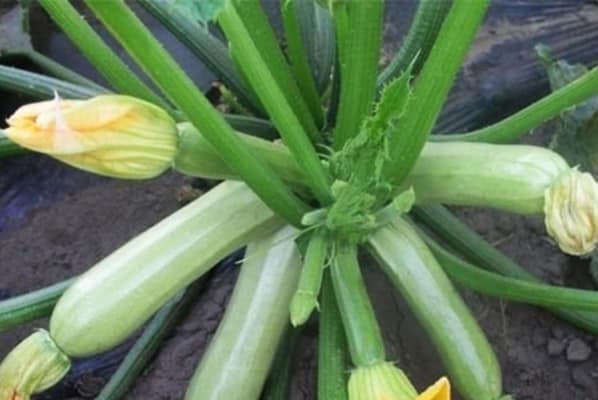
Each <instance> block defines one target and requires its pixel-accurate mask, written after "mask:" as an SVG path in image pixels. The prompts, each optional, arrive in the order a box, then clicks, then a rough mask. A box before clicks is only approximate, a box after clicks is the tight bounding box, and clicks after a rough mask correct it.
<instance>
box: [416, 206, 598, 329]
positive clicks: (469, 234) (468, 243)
mask: <svg viewBox="0 0 598 400" xmlns="http://www.w3.org/2000/svg"><path fill="white" fill-rule="evenodd" d="M413 211H414V214H415V217H416V218H417V220H418V221H419V222H421V223H423V224H424V225H425V226H426V227H428V228H430V229H431V230H432V231H433V232H434V233H435V234H436V235H438V236H439V237H440V238H442V240H443V241H444V242H446V243H447V244H448V245H449V246H450V247H451V248H453V249H455V250H456V251H457V252H459V254H461V255H463V256H464V257H465V258H466V259H468V260H469V261H471V262H472V263H474V264H475V265H478V266H480V267H483V268H486V269H489V270H491V271H494V272H498V273H500V274H502V275H505V276H508V277H511V278H516V279H520V280H524V281H530V282H541V281H540V280H539V279H538V278H536V277H535V276H533V275H532V274H530V273H529V272H527V271H526V270H525V269H524V268H522V267H521V266H520V265H518V264H517V263H515V262H514V261H513V260H511V259H510V258H508V257H507V256H505V255H504V254H502V253H501V252H500V251H498V250H496V249H495V248H494V247H493V246H492V245H490V244H489V243H488V242H486V241H485V240H484V239H483V238H482V237H480V236H479V235H478V234H477V233H475V232H474V231H473V230H471V229H470V228H469V227H467V225H465V224H464V223H462V222H461V221H460V220H459V219H458V218H456V217H455V216H454V215H452V214H451V213H450V212H449V211H448V210H447V209H446V208H444V207H442V206H440V205H435V206H425V207H421V206H417V207H414V209H413ZM549 311H550V312H552V313H553V314H556V315H558V316H560V317H561V318H563V319H565V320H567V321H569V322H571V323H572V324H574V325H576V326H578V327H579V328H582V329H585V330H587V331H589V332H592V333H595V334H596V333H598V313H596V312H588V311H575V310H569V309H564V308H550V309H549Z"/></svg>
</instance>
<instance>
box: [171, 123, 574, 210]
mask: <svg viewBox="0 0 598 400" xmlns="http://www.w3.org/2000/svg"><path fill="white" fill-rule="evenodd" d="M178 126H179V142H180V148H179V153H178V155H177V157H176V159H175V163H174V168H175V169H176V170H178V171H180V172H182V173H184V174H187V175H191V176H201V177H207V178H218V179H235V178H236V175H235V174H234V173H233V172H232V171H231V170H230V168H228V167H227V166H226V164H225V163H224V161H222V159H220V157H219V156H218V154H217V153H216V151H215V150H214V149H213V148H212V147H211V146H210V145H209V144H208V143H207V141H206V140H205V139H203V138H202V136H201V135H198V134H197V131H196V130H195V128H194V127H193V126H191V125H190V124H186V123H182V124H179V125H178ZM239 136H240V137H241V139H242V140H243V142H245V143H246V144H247V145H248V146H249V147H250V148H251V150H252V152H254V153H255V154H258V155H259V157H260V158H263V159H264V160H265V161H266V162H267V163H268V164H269V165H270V166H271V167H273V168H274V169H275V170H276V171H277V172H278V173H279V174H280V176H281V177H282V178H283V179H284V180H285V181H287V182H289V183H290V184H292V185H293V186H295V187H296V188H299V189H304V188H305V187H306V183H305V179H306V178H305V177H304V175H303V174H302V173H301V170H300V168H299V166H298V165H297V163H296V162H295V161H294V160H293V158H292V156H291V154H290V152H289V151H288V149H287V148H286V147H284V146H283V145H281V144H277V143H272V142H269V141H266V140H263V139H259V138H255V137H252V136H249V135H244V134H239ZM567 171H570V168H569V166H568V165H567V163H566V162H565V160H563V158H562V157H561V156H559V155H558V154H556V153H555V152H553V151H550V150H548V149H544V148H541V147H536V146H526V145H496V144H488V143H469V142H446V143H434V142H428V143H427V144H426V145H425V146H424V149H423V151H422V153H421V155H420V158H419V159H418V161H417V162H416V164H415V166H414V168H413V170H412V171H411V173H410V174H409V176H408V177H407V179H406V180H405V182H404V183H403V185H402V187H403V188H407V187H409V186H413V188H414V190H415V194H416V202H417V204H425V203H433V202H438V203H443V204H453V205H468V206H484V207H493V208H497V209H502V210H507V211H513V212H517V213H520V214H541V213H542V212H543V207H544V193H545V191H546V189H548V188H549V187H550V186H551V185H553V184H554V183H556V182H557V181H558V178H560V177H561V176H563V175H564V174H565V173H566V172H567Z"/></svg>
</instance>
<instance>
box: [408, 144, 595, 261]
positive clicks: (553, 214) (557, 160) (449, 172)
mask: <svg viewBox="0 0 598 400" xmlns="http://www.w3.org/2000/svg"><path fill="white" fill-rule="evenodd" d="M424 153H425V157H422V158H421V159H420V160H419V161H418V162H417V164H416V166H415V168H414V169H413V171H412V172H411V174H410V175H409V177H408V179H407V181H406V182H405V185H407V186H409V185H411V186H413V188H414V190H415V193H416V197H417V201H418V203H420V204H421V203H426V202H436V203H443V204H454V205H469V206H483V207H493V208H497V209H501V210H507V211H512V212H516V213H520V214H538V215H541V214H544V222H545V225H546V230H547V231H548V234H549V235H550V236H551V237H552V238H553V239H555V241H556V242H557V244H558V245H559V247H560V248H561V250H562V251H563V252H565V253H568V254H573V255H582V254H587V253H589V252H591V251H592V250H593V249H594V248H595V247H596V244H598V184H597V183H596V181H595V180H594V178H592V176H591V175H590V174H588V173H582V172H579V171H578V170H577V169H576V168H570V167H569V166H568V165H567V163H566V162H565V160H564V159H563V158H562V157H561V156H559V155H558V154H557V153H555V152H553V151H550V150H547V149H544V148H541V147H535V146H525V145H492V144H485V143H459V142H453V143H442V144H441V143H428V144H427V145H426V147H425V150H424Z"/></svg>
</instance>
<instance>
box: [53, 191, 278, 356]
mask: <svg viewBox="0 0 598 400" xmlns="http://www.w3.org/2000/svg"><path fill="white" fill-rule="evenodd" d="M280 224H281V220H280V219H279V218H278V217H276V216H274V214H273V213H272V211H270V209H269V208H268V207H267V206H266V205H265V204H264V203H262V202H261V201H260V200H259V199H258V198H257V196H255V195H254V194H253V192H251V190H250V189H249V188H248V187H247V186H246V185H245V184H242V183H237V182H224V183H221V184H220V185H218V186H217V187H216V188H214V189H212V190H211V191H210V192H208V193H206V194H205V195H203V196H202V197H200V198H199V199H197V200H195V201H194V202H193V203H191V204H189V205H187V206H186V207H184V208H182V209H181V210H179V211H177V212H176V213H174V214H172V215H171V216H169V217H168V218H166V219H164V220H162V221H161V222H160V223H158V224H156V225H155V226H153V227H152V228H150V229H149V230H147V231H145V232H144V233H142V234H141V235H139V236H138V237H136V238H135V239H133V240H131V241H130V242H129V243H127V244H126V245H125V246H123V247H121V248H120V249H118V250H117V251H115V252H114V253H112V254H111V255H109V256H108V257H106V258H105V259H103V260H102V261H100V262H99V263H98V264H97V265H95V266H94V267H93V268H91V269H90V270H89V271H87V272H86V273H85V274H83V275H82V276H81V277H80V278H79V279H77V281H76V282H75V283H74V284H73V285H72V286H71V287H70V288H69V289H68V290H67V291H66V292H65V294H64V295H63V296H62V297H61V299H60V300H59V301H58V304H57V305H56V307H55V309H54V312H53V314H52V318H51V320H50V333H51V335H52V337H53V339H54V340H55V341H56V344H57V345H58V347H60V348H61V349H62V351H63V352H65V353H66V354H67V355H69V356H71V357H85V356H90V355H93V354H97V353H100V352H102V351H105V350H108V349H110V348H112V347H114V346H115V345H117V344H118V343H120V342H121V341H123V340H124V339H125V338H127V337H128V336H129V335H131V334H132V333H133V332H135V330H137V329H138V328H139V327H140V326H141V325H142V324H143V323H144V322H145V321H146V320H148V319H149V318H150V317H151V315H152V314H153V313H154V312H156V311H157V310H158V309H159V308H160V306H161V305H163V304H164V303H166V301H168V299H170V298H171V297H172V296H174V295H175V293H177V292H178V291H179V290H181V289H182V288H183V287H184V286H186V285H188V284H189V283H190V282H191V281H193V280H194V279H196V278H198V277H199V276H201V275H202V274H203V273H205V272H206V271H207V270H208V269H209V268H211V267H212V266H213V265H214V264H216V262H217V261H218V260H219V259H221V258H222V257H224V256H225V255H227V254H228V253H230V252H232V251H233V250H235V249H237V248H239V247H241V246H243V245H244V244H246V243H247V242H248V241H249V240H250V239H251V238H252V237H255V235H258V234H261V233H264V232H267V231H270V230H272V229H274V228H275V227H277V226H280Z"/></svg>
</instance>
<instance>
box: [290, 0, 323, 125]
mask: <svg viewBox="0 0 598 400" xmlns="http://www.w3.org/2000/svg"><path fill="white" fill-rule="evenodd" d="M281 3H282V23H283V26H284V31H285V38H286V41H287V54H288V57H289V59H290V62H291V67H292V69H293V72H294V75H295V78H296V79H297V85H298V86H299V89H300V91H301V93H302V94H303V98H304V99H305V103H306V104H307V106H308V107H309V110H310V112H311V115H312V117H313V119H314V121H315V123H316V125H317V126H322V123H323V122H324V113H323V110H322V104H321V101H320V94H319V93H318V89H317V87H316V82H315V81H314V76H313V73H312V71H311V67H310V64H309V61H308V58H307V56H308V55H307V43H305V42H304V36H303V32H302V29H301V28H302V24H305V23H309V22H310V19H309V18H310V16H311V14H313V10H310V9H309V8H307V7H309V6H310V5H311V7H317V6H316V4H315V2H313V1H306V0H281Z"/></svg>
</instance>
